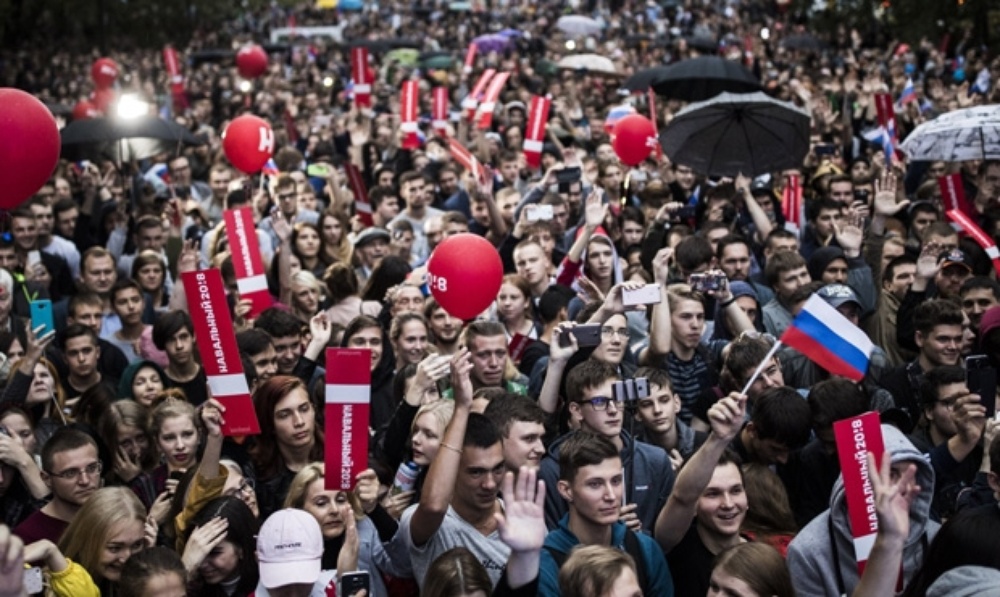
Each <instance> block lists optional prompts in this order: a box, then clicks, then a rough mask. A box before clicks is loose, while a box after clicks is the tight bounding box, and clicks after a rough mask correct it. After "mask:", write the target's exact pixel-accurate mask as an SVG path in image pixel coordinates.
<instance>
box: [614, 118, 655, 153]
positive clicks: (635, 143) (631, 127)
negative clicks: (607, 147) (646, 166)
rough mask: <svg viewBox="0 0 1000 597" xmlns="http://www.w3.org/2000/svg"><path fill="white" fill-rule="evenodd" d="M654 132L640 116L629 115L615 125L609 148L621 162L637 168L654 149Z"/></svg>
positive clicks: (649, 124)
mask: <svg viewBox="0 0 1000 597" xmlns="http://www.w3.org/2000/svg"><path fill="white" fill-rule="evenodd" d="M658 142H659V141H657V139H656V130H655V129H654V128H653V123H652V122H651V121H650V120H649V119H648V118H646V117H645V116H643V115H642V114H629V115H628V116H626V117H625V118H622V119H621V120H619V121H618V124H616V125H615V134H614V138H613V139H612V140H611V147H612V148H613V149H614V150H615V154H616V155H617V156H618V159H620V160H621V161H622V162H624V163H625V164H626V165H628V166H638V165H639V164H641V163H642V161H643V160H645V159H646V158H648V157H649V154H650V153H652V152H653V149H655V148H656V144H657V143H658Z"/></svg>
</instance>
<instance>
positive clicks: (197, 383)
mask: <svg viewBox="0 0 1000 597" xmlns="http://www.w3.org/2000/svg"><path fill="white" fill-rule="evenodd" d="M164 381H165V382H166V384H165V385H166V386H167V387H168V388H177V389H179V390H183V391H184V395H185V396H186V397H187V401H188V402H190V403H191V404H193V405H195V406H201V404H202V403H203V402H205V401H206V400H208V378H207V377H205V368H204V367H198V374H197V375H195V376H194V377H192V378H191V380H190V381H185V382H180V381H174V380H173V379H170V376H169V375H168V376H167V379H165V380H164Z"/></svg>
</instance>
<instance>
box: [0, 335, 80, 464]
mask: <svg viewBox="0 0 1000 597" xmlns="http://www.w3.org/2000/svg"><path fill="white" fill-rule="evenodd" d="M54 337H55V333H53V332H50V333H49V334H48V335H46V336H44V337H42V338H36V337H35V334H34V332H33V331H32V330H30V329H26V330H24V338H23V340H24V354H23V356H22V357H21V358H20V359H19V360H18V361H16V362H15V363H14V365H13V367H12V369H11V376H10V378H9V379H8V381H7V387H6V389H5V390H4V392H3V398H2V401H3V402H4V403H6V404H11V405H13V406H18V407H20V408H22V409H23V410H24V411H26V412H28V413H30V414H31V417H32V419H33V420H34V421H35V422H36V424H35V439H36V440H37V441H38V444H39V445H45V442H46V441H47V440H48V439H49V437H51V435H52V433H53V432H55V430H56V429H57V428H58V427H61V426H62V425H65V424H66V421H67V419H69V418H70V416H69V414H68V411H67V405H66V400H65V394H64V393H63V387H62V384H61V383H60V381H59V373H58V372H57V371H56V368H55V366H54V365H53V364H52V363H51V362H50V361H49V360H48V359H45V358H44V357H43V356H42V355H44V354H45V349H46V347H47V346H48V345H49V343H50V342H52V339H53V338H54Z"/></svg>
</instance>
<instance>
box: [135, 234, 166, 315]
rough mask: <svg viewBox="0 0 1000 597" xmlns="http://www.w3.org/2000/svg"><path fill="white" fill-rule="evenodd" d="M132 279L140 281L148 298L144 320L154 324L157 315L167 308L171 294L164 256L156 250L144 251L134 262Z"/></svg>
mask: <svg viewBox="0 0 1000 597" xmlns="http://www.w3.org/2000/svg"><path fill="white" fill-rule="evenodd" d="M132 279H133V280H135V281H136V282H138V283H139V286H140V287H141V288H142V292H143V294H144V295H145V299H146V308H145V309H144V310H143V313H142V322H143V323H145V324H148V325H152V324H153V322H154V321H156V316H157V315H158V314H159V313H162V312H164V311H166V310H167V308H168V305H169V303H170V295H169V294H168V293H167V287H166V280H167V268H166V266H165V265H163V257H161V256H160V254H159V253H157V252H155V251H142V252H141V253H139V254H138V255H136V257H135V260H134V261H133V262H132Z"/></svg>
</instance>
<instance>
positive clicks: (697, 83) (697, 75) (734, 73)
mask: <svg viewBox="0 0 1000 597" xmlns="http://www.w3.org/2000/svg"><path fill="white" fill-rule="evenodd" d="M660 68H662V69H663V70H662V71H660V72H658V73H653V74H651V75H650V76H654V75H656V76H655V77H654V78H653V79H652V81H651V83H650V86H651V87H652V88H653V91H655V92H656V93H657V94H659V95H662V96H665V97H669V98H672V99H679V100H685V101H689V102H697V101H702V100H707V99H709V98H712V97H715V96H717V95H719V94H720V93H723V92H726V91H728V92H730V93H751V92H754V91H760V89H761V87H760V82H759V81H757V78H756V77H754V75H753V73H751V72H750V71H748V70H747V69H745V68H743V67H742V66H740V65H739V64H738V63H736V62H733V61H732V60H726V59H725V58H720V57H719V56H700V57H698V58H692V59H690V60H684V61H681V62H678V63H676V64H671V65H670V66H666V67H660ZM650 70H657V69H650ZM642 72H644V71H640V73H636V75H639V74H641V73H642Z"/></svg>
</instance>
